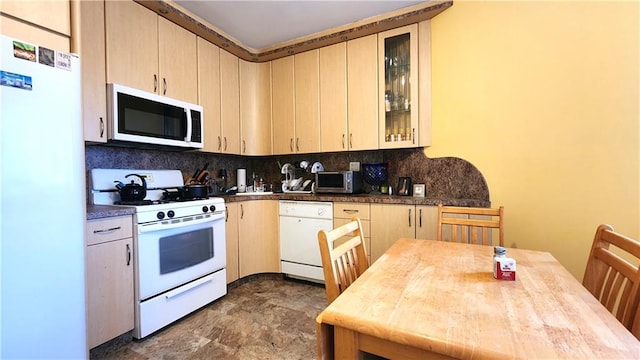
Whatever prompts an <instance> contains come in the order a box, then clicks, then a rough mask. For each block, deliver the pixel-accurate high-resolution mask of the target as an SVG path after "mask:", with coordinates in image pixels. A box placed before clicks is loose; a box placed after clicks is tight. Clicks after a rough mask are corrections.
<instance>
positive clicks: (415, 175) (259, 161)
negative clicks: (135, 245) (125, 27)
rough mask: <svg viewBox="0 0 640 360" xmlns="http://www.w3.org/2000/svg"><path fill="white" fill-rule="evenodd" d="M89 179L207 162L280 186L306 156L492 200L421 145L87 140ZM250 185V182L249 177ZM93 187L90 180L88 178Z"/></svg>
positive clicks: (434, 190)
mask: <svg viewBox="0 0 640 360" xmlns="http://www.w3.org/2000/svg"><path fill="white" fill-rule="evenodd" d="M85 155H86V160H85V161H86V171H87V179H88V178H89V176H88V175H89V172H90V171H91V169H96V168H106V169H109V168H114V169H144V170H147V169H179V170H181V171H182V174H183V176H184V177H185V179H188V178H189V177H190V176H191V175H192V174H193V173H194V172H195V171H196V170H197V169H199V168H201V167H202V166H204V165H205V164H206V163H208V164H209V166H208V170H209V173H210V174H213V175H215V176H216V179H217V178H218V177H217V175H218V172H219V170H220V169H226V170H227V174H228V184H229V186H232V185H235V183H236V169H238V168H246V169H247V176H249V177H250V176H251V175H252V174H253V173H255V174H256V175H257V176H259V177H262V178H263V179H264V180H265V182H266V183H267V184H273V185H274V188H275V187H276V186H277V187H279V186H280V180H281V176H282V175H281V174H280V168H279V166H278V163H280V164H285V163H287V162H288V163H291V164H294V165H298V164H299V163H300V162H301V161H303V160H306V161H308V162H309V163H311V164H313V163H314V162H316V161H319V162H321V163H322V164H323V166H324V169H325V170H326V171H340V170H348V169H349V162H352V161H359V162H360V164H366V163H380V162H386V163H388V164H389V181H388V182H389V184H390V185H391V186H393V188H394V189H395V188H396V186H397V184H398V178H399V177H410V178H411V179H412V182H413V183H414V184H426V196H427V197H430V198H443V199H475V200H484V201H489V189H488V187H487V183H486V181H485V179H484V177H483V176H482V174H481V173H480V171H478V169H477V168H476V167H475V166H473V165H472V164H471V163H469V162H468V161H465V160H463V159H459V158H454V157H446V158H435V159H430V158H428V157H426V156H425V154H424V150H423V149H422V148H416V149H399V150H376V151H373V150H372V151H357V152H339V153H317V154H304V155H299V154H295V155H273V156H239V155H226V154H211V153H203V152H197V151H186V152H178V151H165V150H147V149H135V148H126V147H112V146H105V145H87V146H86V150H85ZM296 175H297V176H302V177H307V178H311V177H312V174H311V173H309V172H305V171H303V170H297V173H296ZM248 184H251V183H250V182H248ZM87 188H88V189H90V184H89V183H87Z"/></svg>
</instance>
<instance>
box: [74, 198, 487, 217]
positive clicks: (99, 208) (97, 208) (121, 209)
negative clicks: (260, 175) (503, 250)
mask: <svg viewBox="0 0 640 360" xmlns="http://www.w3.org/2000/svg"><path fill="white" fill-rule="evenodd" d="M213 197H220V198H223V199H224V201H225V202H226V203H237V202H244V201H254V200H296V201H331V202H354V203H369V204H399V205H423V206H437V205H438V204H440V203H442V204H443V205H449V206H465V207H490V206H491V202H490V201H488V200H477V199H441V198H430V197H413V196H398V195H370V194H357V195H340V194H285V193H274V194H270V195H242V196H238V195H222V196H213ZM135 212H136V210H135V208H133V207H125V206H111V205H87V220H95V219H102V218H107V217H114V216H123V215H133V214H135Z"/></svg>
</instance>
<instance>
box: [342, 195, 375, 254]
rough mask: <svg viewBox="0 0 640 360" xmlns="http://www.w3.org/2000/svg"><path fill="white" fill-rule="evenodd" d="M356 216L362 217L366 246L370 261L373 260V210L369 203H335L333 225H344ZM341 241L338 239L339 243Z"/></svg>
mask: <svg viewBox="0 0 640 360" xmlns="http://www.w3.org/2000/svg"><path fill="white" fill-rule="evenodd" d="M354 217H358V218H359V219H360V223H361V224H362V232H363V235H364V242H365V247H366V250H367V256H368V257H369V262H371V210H370V205H369V204H367V203H351V202H348V203H342V202H334V203H333V227H334V228H336V227H338V226H342V225H344V224H346V223H348V222H350V221H351V220H352V219H353V218H354ZM340 243H341V242H340V241H338V243H337V244H340Z"/></svg>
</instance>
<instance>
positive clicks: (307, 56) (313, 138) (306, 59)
mask: <svg viewBox="0 0 640 360" xmlns="http://www.w3.org/2000/svg"><path fill="white" fill-rule="evenodd" d="M318 62H319V51H318V50H317V49H316V50H311V51H306V52H303V53H300V54H296V55H294V69H295V70H294V74H295V104H296V105H295V112H296V120H295V121H296V125H295V134H296V138H295V141H294V144H293V146H294V152H296V153H313V152H319V151H320V104H319V99H320V96H319V85H320V76H319V63H318Z"/></svg>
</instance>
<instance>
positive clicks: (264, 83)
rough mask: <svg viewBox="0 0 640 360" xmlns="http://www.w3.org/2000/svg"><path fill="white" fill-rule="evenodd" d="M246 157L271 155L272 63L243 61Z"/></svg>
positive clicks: (243, 149)
mask: <svg viewBox="0 0 640 360" xmlns="http://www.w3.org/2000/svg"><path fill="white" fill-rule="evenodd" d="M240 132H241V139H242V141H241V145H240V147H241V149H240V150H241V154H242V155H271V62H264V63H252V62H248V61H245V60H240Z"/></svg>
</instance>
